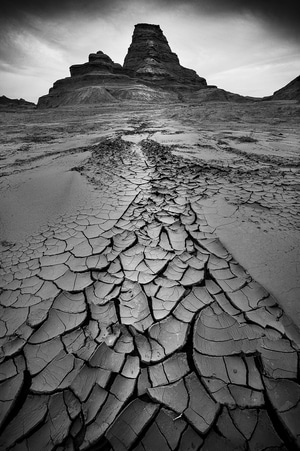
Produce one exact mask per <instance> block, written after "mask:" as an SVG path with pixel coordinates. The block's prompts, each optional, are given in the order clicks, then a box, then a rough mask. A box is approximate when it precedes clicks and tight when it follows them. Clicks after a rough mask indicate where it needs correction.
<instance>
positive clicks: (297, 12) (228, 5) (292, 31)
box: [160, 0, 300, 41]
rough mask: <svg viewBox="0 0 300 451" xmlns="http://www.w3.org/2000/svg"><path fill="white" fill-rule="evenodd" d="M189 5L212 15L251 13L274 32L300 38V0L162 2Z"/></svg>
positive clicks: (177, 0)
mask: <svg viewBox="0 0 300 451" xmlns="http://www.w3.org/2000/svg"><path fill="white" fill-rule="evenodd" d="M174 3H176V4H178V5H179V4H181V5H183V4H184V5H189V6H191V7H193V8H194V9H195V10H197V11H199V13H201V12H203V13H207V14H211V15H226V14H227V15H241V14H251V15H253V16H255V17H256V18H257V19H259V20H262V21H263V22H264V23H265V24H266V26H267V27H271V28H272V29H273V32H275V33H280V34H285V35H286V36H289V37H291V38H294V39H296V40H298V41H299V40H300V26H299V23H300V1H299V0H284V1H278V0H274V1H273V0H185V1H184V2H183V1H181V0H162V2H160V4H163V5H165V6H168V7H169V6H171V5H174Z"/></svg>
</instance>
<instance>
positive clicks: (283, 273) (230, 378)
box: [0, 101, 300, 451]
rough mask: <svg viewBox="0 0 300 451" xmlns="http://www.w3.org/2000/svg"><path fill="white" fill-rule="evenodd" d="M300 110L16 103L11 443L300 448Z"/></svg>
mask: <svg viewBox="0 0 300 451" xmlns="http://www.w3.org/2000/svg"><path fill="white" fill-rule="evenodd" d="M299 120H300V106H299V104H298V103H294V102H292V101H290V102H288V101H278V102H255V103H243V104H234V103H225V102H224V103H221V102H210V103H206V104H200V105H199V104H193V103H190V104H182V103H181V104H179V103H178V104H161V105H156V104H151V103H150V104H147V105H146V104H141V103H134V102H132V103H128V104H126V105H125V104H114V105H112V106H101V107H100V106H99V107H92V106H86V107H81V108H80V110H79V109H78V108H58V109H51V110H38V109H37V110H14V111H9V110H6V111H1V112H0V149H1V151H0V152H1V153H0V166H1V179H0V183H1V198H0V236H1V263H2V264H1V273H0V274H1V290H2V292H1V294H0V304H1V305H0V309H1V316H0V337H1V338H0V340H1V342H0V344H1V356H0V357H1V362H2V363H1V364H0V378H1V385H0V393H2V398H1V412H0V424H1V430H2V436H1V438H0V449H14V450H21V449H22V450H23V449H26V450H31V449H32V450H33V449H35V450H37V449H43V450H44V449H49V450H51V449H68V450H69V449H70V450H71V449H108V450H109V449H111V448H112V449H116V450H123V449H124V450H127V449H128V450H129V449H136V450H147V451H148V450H151V449H153V450H154V449H155V450H156V449H161V450H162V451H163V450H164V449H172V450H173V449H174V450H177V449H182V450H186V449H192V446H193V449H201V450H208V449H216V450H218V449H223V448H224V447H225V449H249V450H263V449H271V447H273V448H272V449H282V450H284V449H300V424H299V418H300V412H299V400H300V388H299V385H298V383H297V382H296V381H297V380H298V381H299V374H298V372H299V362H298V359H299V345H300V334H299V328H300V267H299V265H300V219H299V218H300V215H299V213H300V198H299V190H300V178H299V171H300V148H299V142H300V140H299V137H300V130H299ZM1 389H2V390H1ZM199 400H200V401H201V402H200V401H199ZM198 404H199V405H198ZM287 404H288V407H287ZM32 412H33V414H32ZM29 414H30V415H29ZM295 418H298V420H295ZM133 424H134V425H135V426H134V427H132V425H133ZM172 428H173V429H174V430H173V429H172ZM128 431H129V432H128ZM158 431H159V432H158ZM153 437H155V439H153ZM155 440H156V441H155ZM151 446H153V447H151ZM56 447H57V448H56ZM94 447H95V448H94ZM189 447H190V448H189ZM226 447H227V448H226ZM295 447H296V448H295Z"/></svg>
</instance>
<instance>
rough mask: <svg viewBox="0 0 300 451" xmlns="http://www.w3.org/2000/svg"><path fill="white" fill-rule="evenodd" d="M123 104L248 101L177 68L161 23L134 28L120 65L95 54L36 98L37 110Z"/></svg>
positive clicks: (177, 59) (177, 62)
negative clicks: (65, 106) (47, 91)
mask: <svg viewBox="0 0 300 451" xmlns="http://www.w3.org/2000/svg"><path fill="white" fill-rule="evenodd" d="M124 100H126V101H127V100H135V101H147V102H164V101H175V102H176V101H185V100H186V101H189V102H190V101H194V102H203V101H212V100H218V101H226V102H236V101H238V102H242V101H249V100H250V98H245V97H243V96H239V95H237V94H232V93H228V92H227V91H224V90H221V89H218V88H217V87H216V86H208V85H207V83H206V80H205V79H204V78H203V77H199V75H198V74H197V73H196V72H195V71H194V70H192V69H187V68H185V67H183V66H181V64H180V62H179V58H178V56H177V55H176V53H174V52H172V50H171V48H170V46H169V44H168V41H167V39H166V37H165V36H164V34H163V32H162V30H161V28H160V26H159V25H152V24H145V23H142V24H138V25H136V26H135V29H134V33H133V36H132V42H131V45H130V47H129V49H128V53H127V55H126V57H125V60H124V64H123V66H122V65H121V64H117V63H115V62H114V61H112V59H111V58H110V57H109V56H108V55H106V54H105V53H103V52H102V51H99V52H97V53H91V54H90V55H89V59H88V62H86V63H84V64H76V65H73V66H71V67H70V77H67V78H64V79H62V80H58V81H56V82H55V83H54V85H53V87H52V88H51V89H50V90H49V94H47V95H45V96H42V97H40V99H39V101H38V107H40V108H49V107H57V106H64V105H79V104H94V105H98V104H103V103H113V102H122V101H124Z"/></svg>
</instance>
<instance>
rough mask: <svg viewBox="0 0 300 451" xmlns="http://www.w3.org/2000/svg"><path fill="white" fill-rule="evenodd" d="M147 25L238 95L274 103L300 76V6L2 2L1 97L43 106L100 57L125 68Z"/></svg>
mask: <svg viewBox="0 0 300 451" xmlns="http://www.w3.org/2000/svg"><path fill="white" fill-rule="evenodd" d="M141 22H146V23H152V24H158V25H160V27H161V28H162V30H163V32H164V34H165V36H166V38H167V39H168V41H169V45H170V47H171V49H172V51H173V52H175V53H177V55H178V57H179V60H180V63H181V65H183V66H185V67H188V68H190V69H194V70H196V71H197V73H198V74H199V75H200V76H201V77H204V78H206V80H207V83H208V84H215V85H217V86H218V87H220V88H223V89H226V90H228V91H231V92H236V93H239V94H242V95H251V96H259V97H261V96H266V95H270V94H272V93H273V92H274V91H275V90H276V89H279V88H281V87H283V86H284V85H286V84H287V83H288V82H290V81H291V80H292V79H294V78H295V77H296V76H298V75H299V74H300V27H299V23H300V0H284V1H282V2H277V1H273V0H185V1H179V0H128V1H127V0H102V1H101V0H51V1H48V0H0V40H1V42H0V44H1V45H0V95H6V96H7V97H11V98H20V97H22V98H25V99H26V100H30V101H34V102H36V101H37V99H38V97H39V96H41V95H44V94H47V93H48V91H49V88H50V87H51V86H52V85H53V83H54V82H55V81H56V80H57V79H60V78H64V77H67V76H69V66H71V65H72V64H81V63H84V62H86V61H87V60H88V55H89V53H93V52H96V51H98V50H102V51H103V52H104V53H106V54H108V55H109V56H110V57H111V58H112V59H113V60H114V61H115V62H117V63H121V64H123V61H124V58H125V55H126V53H127V49H128V47H129V45H130V43H131V37H132V33H133V28H134V25H135V24H137V23H141Z"/></svg>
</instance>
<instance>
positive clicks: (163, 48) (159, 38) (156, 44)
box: [123, 24, 206, 89]
mask: <svg viewBox="0 0 300 451" xmlns="http://www.w3.org/2000/svg"><path fill="white" fill-rule="evenodd" d="M123 68H124V69H125V70H126V72H127V73H128V74H129V75H130V76H132V77H135V78H140V79H142V80H144V81H150V82H152V83H155V84H157V85H160V86H164V87H165V86H166V85H168V87H170V82H171V86H174V87H180V86H182V87H185V88H187V87H188V88H198V89H200V88H205V87H206V80H205V79H204V78H201V77H199V76H198V75H197V73H196V72H195V71H194V70H191V69H186V68H185V67H182V66H181V65H180V63H179V59H178V56H177V55H176V53H173V52H172V51H171V49H170V46H169V44H168V41H167V39H166V37H165V36H164V34H163V32H162V30H161V29H160V26H159V25H149V24H138V25H136V26H135V30H134V33H133V37H132V43H131V46H130V47H129V49H128V53H127V55H126V58H125V60H124V65H123Z"/></svg>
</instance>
